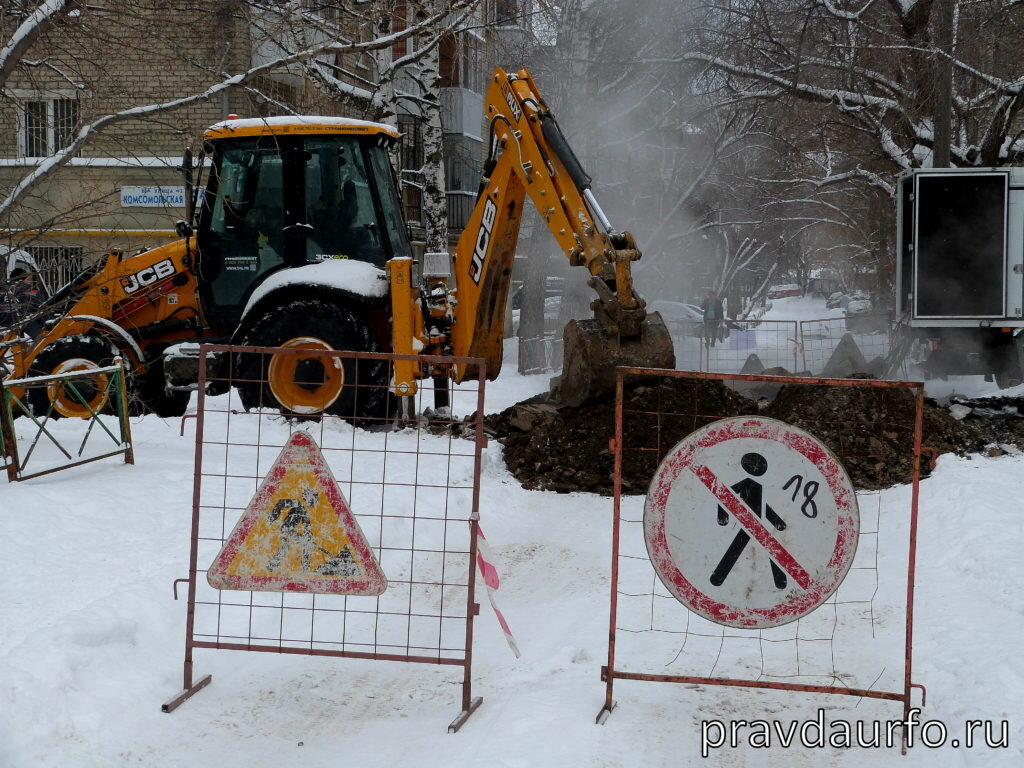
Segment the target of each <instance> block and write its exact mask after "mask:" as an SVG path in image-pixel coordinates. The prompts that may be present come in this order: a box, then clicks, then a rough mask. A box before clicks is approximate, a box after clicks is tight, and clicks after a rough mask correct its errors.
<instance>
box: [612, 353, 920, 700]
mask: <svg viewBox="0 0 1024 768" xmlns="http://www.w3.org/2000/svg"><path fill="white" fill-rule="evenodd" d="M617 386H618V391H617V395H616V398H617V399H616V437H615V442H614V446H613V447H614V452H615V486H614V487H615V518H614V520H615V521H614V531H613V553H612V588H611V602H610V642H609V652H608V665H607V667H605V668H604V669H603V670H602V672H603V675H604V679H605V680H606V683H607V694H606V702H605V708H604V709H603V710H602V713H601V715H600V716H599V718H603V717H607V714H608V713H609V712H610V711H611V708H612V706H613V699H612V693H613V685H614V681H615V680H616V679H629V680H649V681H652V680H653V681H666V682H685V683H696V684H708V685H714V684H719V685H731V686H748V687H759V688H774V689H782V690H797V691H807V692H817V693H833V694H847V695H852V696H859V697H866V698H875V699H884V700H891V701H900V702H902V703H903V705H904V715H906V712H907V711H908V710H909V706H910V692H911V648H912V644H911V628H912V618H913V582H914V558H915V539H916V533H915V531H916V521H917V498H918V477H919V475H918V471H919V461H920V453H921V420H922V405H923V387H922V385H921V384H918V383H910V382H888V381H875V380H842V379H820V378H798V377H773V376H742V375H730V374H710V373H706V374H701V373H693V372H685V371H671V372H669V371H659V370H653V369H652V370H645V369H625V368H620V369H618V381H617ZM735 389H740V390H742V391H746V392H748V393H749V394H751V396H752V397H753V398H754V399H750V398H748V397H741V396H740V395H738V394H737V393H736V392H735ZM730 417H737V418H736V419H730ZM761 420H772V421H773V422H781V423H782V424H783V425H785V427H786V428H787V429H791V428H797V429H798V430H802V431H803V432H806V433H809V435H810V436H811V437H812V438H815V440H816V441H818V442H820V443H822V444H824V445H825V446H826V447H827V448H828V449H829V450H830V451H831V454H832V455H834V457H835V459H837V460H838V462H840V463H841V464H842V465H843V466H844V467H845V470H846V472H847V473H848V474H849V478H850V480H851V481H852V485H853V488H855V489H856V499H857V502H858V506H859V509H860V526H859V532H858V533H856V534H855V536H856V550H855V554H854V555H851V557H852V563H851V564H850V565H849V570H848V572H846V577H845V580H842V581H841V583H840V584H839V586H838V588H837V589H836V590H835V591H834V592H832V593H831V595H830V596H828V597H827V599H824V602H823V603H821V604H820V605H819V607H817V608H816V609H814V608H813V606H812V607H811V609H810V610H809V611H806V612H802V613H801V612H797V613H795V614H794V616H795V617H796V618H795V620H793V618H792V617H791V618H790V619H789V620H788V621H785V622H782V623H777V624H775V625H771V626H766V624H767V622H761V623H758V624H756V627H757V628H743V627H740V626H735V624H737V623H742V622H736V621H733V622H732V623H733V624H734V625H733V626H727V625H725V624H722V623H718V622H715V621H712V620H710V619H709V618H705V616H707V615H708V612H707V611H706V610H705V609H704V608H703V607H701V604H700V603H698V604H696V605H697V609H698V610H691V607H688V605H687V604H686V603H685V602H684V601H683V599H682V598H680V599H677V597H676V596H674V594H673V591H672V590H671V589H670V586H671V584H668V583H666V582H663V580H662V579H661V578H659V573H662V572H663V569H661V567H660V566H656V565H655V564H652V556H653V557H657V556H658V552H657V547H656V546H655V545H654V544H652V540H651V537H650V530H649V526H650V521H647V526H648V528H647V529H646V530H645V504H646V508H647V512H646V514H648V515H649V514H650V511H649V510H650V507H651V497H647V498H645V497H644V496H640V495H635V496H629V495H626V494H624V493H623V492H622V488H623V485H626V486H627V487H642V488H646V487H648V484H649V483H650V482H651V478H653V477H655V475H656V472H657V473H658V474H659V476H663V472H664V469H665V467H666V465H668V464H669V460H668V459H666V460H665V464H661V466H660V468H659V464H660V463H661V462H662V460H663V459H665V457H666V454H669V452H670V451H672V449H673V448H674V447H675V446H676V445H677V444H678V443H679V442H680V441H681V440H682V439H683V438H685V437H687V436H689V435H691V433H693V432H695V431H696V430H701V429H702V428H705V427H706V428H707V429H708V430H713V429H714V428H715V427H718V426H719V425H723V424H726V423H727V421H731V422H736V423H740V424H744V425H746V424H753V423H755V422H759V421H761ZM708 425H715V427H709V426H708ZM698 434H700V433H698ZM787 440H789V438H787ZM793 445H796V443H793V442H792V441H790V442H788V443H787V446H788V447H792V446H793ZM808 445H810V444H808ZM747 450H749V449H747ZM801 450H803V449H801ZM807 450H808V451H810V448H808V449H807ZM741 452H742V451H741ZM673 453H674V452H673ZM765 455H766V456H767V455H768V454H767V453H766V454H765ZM808 455H810V454H808ZM821 455H822V456H825V455H826V454H825V453H822V454H821ZM748 456H750V454H747V455H746V456H744V457H743V464H742V468H743V470H744V471H740V461H739V456H738V455H737V457H736V458H737V461H736V462H735V466H734V467H733V466H731V465H728V464H727V465H726V466H724V467H723V466H718V467H716V469H715V471H716V472H717V473H718V476H719V478H720V480H721V483H723V484H725V485H729V486H730V487H731V488H733V489H740V488H741V487H742V486H743V485H744V483H746V484H750V483H751V480H750V479H749V478H747V479H746V480H741V481H740V482H739V483H736V480H737V479H738V478H740V477H741V476H742V477H744V478H746V474H745V472H746V473H749V474H750V475H751V476H755V475H756V476H757V477H758V483H757V489H758V490H757V495H756V509H755V508H754V506H751V508H752V509H754V512H755V514H756V515H757V517H758V518H760V517H761V504H762V498H763V499H764V500H765V503H766V504H771V505H774V507H775V510H774V511H773V509H772V508H771V507H770V506H765V520H766V521H767V522H766V523H765V524H764V527H765V529H766V530H774V529H772V528H771V527H770V525H769V523H771V524H772V525H776V524H777V525H776V527H777V528H778V530H779V531H782V530H783V529H784V528H785V525H784V521H782V520H779V519H775V520H773V515H774V516H775V518H778V517H779V516H780V515H781V517H782V518H786V519H787V520H788V521H789V528H790V531H791V532H792V531H793V530H800V525H801V524H806V523H807V521H806V520H804V518H812V517H814V515H812V514H811V513H810V512H808V509H811V510H812V511H815V513H816V508H815V507H814V506H813V503H812V500H813V499H814V497H815V495H816V494H817V493H818V492H819V491H821V488H819V487H818V483H815V484H814V487H813V488H812V485H811V483H810V482H809V481H806V482H805V480H806V478H800V477H798V476H791V475H792V473H791V472H789V471H785V472H781V473H780V471H779V470H778V469H775V470H774V473H773V471H772V467H771V464H772V462H773V461H776V462H777V459H776V458H774V457H770V458H769V459H768V462H767V464H764V462H763V459H762V464H763V466H761V467H756V468H754V467H751V466H749V465H748V464H747V463H746V462H747V459H748ZM670 458H671V457H670ZM708 466H710V464H709V465H708ZM707 468H708V467H701V468H700V469H701V470H706V469H707ZM694 473H695V474H698V475H699V472H698V471H697V470H696V469H695V470H694ZM896 485H899V486H900V487H893V486H896ZM651 487H652V488H654V486H653V485H652V486H651ZM908 488H909V493H908V492H907V490H908ZM703 490H704V489H703V488H702V489H701V491H702V492H703ZM708 490H709V492H710V493H709V495H707V497H706V499H705V498H704V496H702V495H700V494H694V496H693V497H692V498H694V499H696V501H694V502H693V503H694V504H695V505H696V506H697V508H698V513H699V514H700V515H703V514H704V513H703V512H701V511H700V510H702V509H703V507H702V506H700V505H701V503H702V502H701V500H702V499H703V500H705V501H707V515H706V516H705V517H706V519H705V518H701V519H702V520H703V522H704V523H706V526H705V529H704V530H705V531H707V530H709V529H710V530H711V531H712V532H711V533H710V534H708V535H705V534H704V533H701V534H700V535H695V536H694V537H693V538H692V540H691V544H690V545H689V546H691V547H695V551H699V552H707V553H709V556H713V560H712V562H718V556H719V555H722V552H725V553H726V554H724V555H722V557H721V561H722V562H721V563H720V564H719V568H717V569H715V571H714V572H712V571H711V570H710V569H708V572H707V573H704V572H703V571H701V572H700V574H698V575H700V576H701V578H700V579H699V580H694V581H693V585H694V586H695V587H696V588H697V590H698V591H699V592H701V593H702V594H701V601H704V604H706V605H710V604H713V603H714V601H715V600H718V599H720V598H719V597H716V595H719V594H721V593H719V592H717V591H716V590H718V589H719V588H720V587H721V585H722V583H723V577H722V576H721V575H717V574H718V570H719V569H720V568H721V566H722V563H725V561H726V560H727V559H728V557H729V555H728V552H729V550H732V549H734V548H735V545H736V543H737V541H738V539H739V538H740V537H741V536H743V535H744V534H742V533H740V534H736V531H742V530H743V529H742V528H741V527H739V526H738V525H737V524H736V521H735V520H730V519H729V518H728V517H727V516H726V515H725V514H724V512H725V510H724V509H721V508H719V509H718V510H717V512H716V507H718V506H719V505H720V504H721V503H722V502H720V501H719V499H725V498H726V497H727V496H728V492H724V493H723V494H719V492H718V491H715V490H712V486H711V485H708ZM737 492H738V493H739V491H737ZM762 493H763V497H762ZM710 494H714V495H710ZM716 496H718V499H716V498H715V497H716ZM740 498H743V499H744V503H747V502H749V503H750V504H751V505H753V502H751V501H750V499H752V498H754V497H744V496H742V494H741V496H740ZM819 501H820V499H819ZM809 504H811V506H810V507H808V505H809ZM801 512H803V516H801V514H800V513H801ZM716 515H717V525H716V524H715V523H716ZM719 529H720V531H721V533H718V531H719ZM694 530H696V529H694ZM734 534H736V535H737V538H736V539H733V544H732V545H730V544H729V540H730V537H732V536H733V535H734ZM751 535H754V536H755V539H756V534H751ZM837 535H838V537H839V538H840V539H841V538H842V537H843V533H842V532H841V531H839V532H838V534H837ZM723 537H724V538H723ZM749 538H750V537H749V536H748V537H747V539H746V540H744V541H742V542H740V543H741V546H739V548H738V551H737V552H734V553H733V554H734V555H736V557H733V558H732V562H735V561H736V560H737V558H739V557H742V558H744V559H745V560H746V561H747V565H746V566H745V567H748V568H750V569H751V570H752V572H753V573H755V574H759V575H761V576H763V577H764V579H763V584H765V585H767V589H768V590H769V591H771V589H772V587H771V584H770V582H771V579H772V577H773V574H774V577H775V579H776V580H775V587H777V588H778V595H779V600H780V601H784V600H785V599H787V598H786V595H788V594H789V593H786V592H785V591H784V590H785V589H786V588H787V587H786V578H785V576H783V575H782V573H781V570H780V569H779V568H778V567H777V566H776V563H777V562H779V563H781V562H782V561H781V559H776V556H775V554H774V553H773V552H771V551H770V550H765V549H760V548H759V547H758V546H757V545H756V542H751V543H750V546H749V547H746V548H745V545H746V544H747V541H749ZM779 540H780V541H784V539H779ZM758 541H759V539H758ZM791 541H792V539H791ZM680 546H682V545H680ZM711 549H714V552H711ZM719 550H721V552H720V551H719ZM837 551H838V547H837ZM783 554H785V553H783ZM730 567H731V565H730ZM769 568H770V569H771V570H769ZM776 571H778V573H776ZM716 575H717V580H716ZM780 576H781V583H780V580H779V577H780ZM840 578H841V577H840ZM790 586H792V584H790ZM797 594H799V593H797ZM690 605H695V604H694V603H690ZM892 617H898V619H897V620H896V621H893V620H892ZM748 626H755V624H754V623H753V622H751V623H749V624H748Z"/></svg>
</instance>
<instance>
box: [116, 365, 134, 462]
mask: <svg viewBox="0 0 1024 768" xmlns="http://www.w3.org/2000/svg"><path fill="white" fill-rule="evenodd" d="M114 362H115V363H117V366H118V368H119V369H120V370H119V372H118V382H117V408H118V412H119V413H118V416H119V421H120V422H121V442H122V443H124V445H125V451H124V463H125V464H134V463H135V448H134V447H133V446H132V425H131V422H130V421H129V420H128V375H127V374H126V373H125V370H124V358H123V357H121V356H118V357H116V358H114Z"/></svg>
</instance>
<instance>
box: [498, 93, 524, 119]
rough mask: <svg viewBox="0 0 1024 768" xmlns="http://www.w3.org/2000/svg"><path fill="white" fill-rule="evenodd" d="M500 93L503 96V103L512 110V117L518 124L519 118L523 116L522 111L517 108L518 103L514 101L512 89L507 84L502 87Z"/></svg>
mask: <svg viewBox="0 0 1024 768" xmlns="http://www.w3.org/2000/svg"><path fill="white" fill-rule="evenodd" d="M501 91H502V93H503V94H504V96H505V103H506V104H508V108H509V109H511V110H512V116H513V117H514V118H515V119H516V122H517V123H518V122H519V118H520V117H522V116H523V110H522V109H520V107H519V102H517V101H516V97H515V95H514V94H513V93H512V89H511V88H509V87H508V85H507V84H504V85H502V87H501Z"/></svg>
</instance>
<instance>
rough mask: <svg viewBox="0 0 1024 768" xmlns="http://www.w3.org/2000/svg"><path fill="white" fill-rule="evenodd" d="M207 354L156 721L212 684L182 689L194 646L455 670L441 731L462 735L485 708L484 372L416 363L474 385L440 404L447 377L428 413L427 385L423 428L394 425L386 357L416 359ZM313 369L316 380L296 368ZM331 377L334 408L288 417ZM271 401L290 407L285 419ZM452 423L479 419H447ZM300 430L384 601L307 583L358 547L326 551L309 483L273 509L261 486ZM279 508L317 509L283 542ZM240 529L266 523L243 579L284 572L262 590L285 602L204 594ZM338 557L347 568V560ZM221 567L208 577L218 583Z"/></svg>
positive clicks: (208, 349)
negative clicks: (185, 597)
mask: <svg viewBox="0 0 1024 768" xmlns="http://www.w3.org/2000/svg"><path fill="white" fill-rule="evenodd" d="M202 350H203V353H202V354H201V355H200V360H201V369H200V388H199V401H198V419H197V428H196V471H195V486H194V498H193V504H194V508H193V525H192V550H191V561H190V569H189V611H188V626H187V628H186V648H185V685H184V690H183V691H182V693H181V694H179V695H178V696H177V697H175V698H174V699H172V700H171V701H170V702H168V703H167V704H166V705H164V709H165V711H171V710H172V709H174V708H175V707H176V706H178V705H179V704H180V703H181V702H182V701H184V700H185V699H186V698H188V696H189V695H191V694H192V693H194V692H195V691H196V690H198V689H199V688H201V687H203V686H204V685H205V684H206V683H207V682H208V677H204V678H203V679H202V680H200V681H198V682H196V681H193V679H192V656H193V650H194V649H195V648H219V649H230V650H246V651H269V652H273V653H292V654H307V655H319V656H343V657H354V658H363V659H382V660H391V661H409V662H422V663H429V664H441V665H452V666H458V667H462V668H463V696H462V714H461V715H460V718H459V719H457V720H456V722H455V723H453V726H452V727H453V728H456V729H457V728H458V726H460V725H461V722H462V721H463V720H464V719H465V717H468V715H469V713H471V712H472V711H473V710H474V709H475V708H476V706H477V705H478V704H479V701H480V700H479V699H473V698H472V697H471V688H470V667H471V661H472V627H473V616H474V614H475V612H476V603H475V597H474V590H475V575H474V574H475V570H474V568H473V563H474V562H475V557H476V529H477V509H478V500H479V485H480V483H479V477H480V460H481V450H482V448H483V446H484V445H485V444H486V438H485V437H484V434H483V429H482V426H483V425H482V418H483V416H482V414H483V407H482V406H483V394H484V379H485V370H484V365H483V363H482V361H478V360H457V359H443V358H428V357H420V358H415V359H416V360H417V362H418V363H422V364H424V365H434V364H441V363H444V364H448V363H460V364H472V365H474V366H477V376H476V377H475V379H474V380H472V381H471V382H469V384H468V385H463V386H461V387H459V388H457V389H452V390H451V391H449V390H448V388H447V387H446V386H445V384H446V381H447V380H440V379H438V380H437V381H438V383H437V384H436V385H435V386H437V387H441V392H440V393H441V394H442V395H443V396H442V397H441V398H440V400H441V401H442V402H441V403H440V404H439V405H438V404H437V403H436V402H435V401H433V398H434V396H435V394H437V391H436V390H435V389H434V388H433V387H431V386H428V387H424V388H421V389H420V390H419V393H418V395H417V399H418V406H419V407H418V408H417V409H416V412H418V413H419V412H424V411H425V412H426V413H427V414H429V417H424V418H419V419H407V420H405V421H402V420H397V421H396V404H395V400H394V399H393V398H391V396H390V395H389V394H388V392H387V382H389V381H391V380H392V373H393V371H392V369H393V366H394V362H395V360H398V359H412V358H402V357H401V356H395V355H385V354H374V353H355V352H335V351H323V350H309V349H295V348H292V349H280V348H276V349H271V348H261V347H226V346H210V345H204V346H203V347H202ZM211 355H220V360H221V361H222V363H223V365H221V366H220V370H223V371H224V373H223V374H221V373H218V372H217V371H216V370H212V369H208V365H213V364H215V363H209V362H208V357H209V358H210V360H214V359H215V358H214V357H212V356H211ZM287 356H296V357H294V359H289V358H288V357H287ZM311 359H313V360H315V361H316V362H317V364H318V366H319V367H316V366H312V365H305V364H303V363H302V360H311ZM295 360H298V361H299V362H298V363H296V362H295ZM230 371H235V372H237V373H236V374H235V375H232V374H231V373H230ZM332 371H337V372H339V373H340V375H341V376H342V377H343V381H344V382H345V383H344V387H343V388H342V391H341V394H339V395H337V398H336V399H335V400H333V401H332V402H330V403H327V402H325V403H322V404H320V408H318V410H320V409H322V408H325V409H326V411H325V413H324V415H316V416H315V417H313V416H312V414H310V413H309V412H306V413H300V412H296V411H298V410H299V409H300V408H309V409H310V410H312V407H311V404H310V403H307V402H306V401H305V400H302V395H301V394H300V393H296V392H294V391H290V390H288V386H290V385H294V386H296V387H298V389H300V390H303V391H304V392H307V393H308V392H313V391H314V389H321V390H322V389H324V387H323V386H320V387H317V388H314V387H312V386H310V376H311V375H313V373H315V374H316V376H317V377H319V379H318V381H320V383H321V384H322V383H323V381H325V380H326V381H328V382H329V381H330V377H331V376H332V375H333V374H332ZM311 372H312V373H311ZM282 377H283V378H282ZM427 381H428V383H429V381H430V380H429V379H428V380H427ZM442 381H443V382H444V383H442ZM304 385H305V386H304ZM204 390H206V391H207V392H221V393H222V394H219V395H216V396H211V395H209V394H205V393H204ZM289 392H290V394H289ZM279 396H280V397H279ZM449 397H450V398H451V400H450V402H449V403H448V404H447V405H445V404H444V402H443V400H445V399H446V398H449ZM289 398H291V399H289ZM282 400H284V401H285V402H288V403H290V404H291V405H292V407H291V409H290V411H289V409H288V408H283V407H282V405H281V401H282ZM435 405H437V406H438V407H430V406H435ZM339 406H340V407H339ZM452 412H456V413H472V414H474V416H472V417H468V418H466V419H460V418H454V417H452V416H451V413H452ZM299 432H303V433H305V434H306V436H308V438H310V439H311V441H312V444H314V446H315V448H316V449H317V450H318V452H319V455H320V456H322V459H323V462H324V463H325V464H326V467H327V468H328V470H329V474H330V475H332V476H333V480H334V481H336V483H337V489H338V490H339V491H340V499H341V501H340V502H339V503H340V504H342V505H345V506H346V507H347V509H348V511H349V512H350V513H351V516H352V518H354V520H355V522H356V524H357V526H356V527H358V531H351V530H349V531H346V532H345V536H347V537H348V539H347V540H351V541H355V540H356V538H357V537H362V539H363V540H364V541H365V543H366V545H367V546H368V548H369V550H371V551H372V556H371V557H372V558H373V559H375V561H376V563H378V564H379V568H380V570H381V571H382V572H383V577H384V578H385V579H386V589H383V591H381V592H380V593H379V594H370V593H368V592H366V591H365V590H364V591H363V592H362V593H360V594H353V593H352V592H351V591H348V590H345V589H341V590H339V592H340V593H336V594H324V593H323V590H322V589H321V588H320V587H319V586H317V585H319V584H320V583H321V581H322V580H323V579H322V577H329V576H333V575H337V572H338V569H339V568H343V567H344V566H345V565H346V562H347V564H348V565H351V553H352V552H355V551H356V549H357V547H355V546H353V547H352V549H351V551H346V552H342V551H340V550H339V551H336V549H337V541H335V542H334V543H331V542H330V541H329V539H330V537H329V536H328V535H327V534H326V533H325V531H324V530H323V529H322V528H318V522H317V520H318V518H317V515H318V514H322V510H320V507H322V505H323V504H325V503H326V502H325V498H326V496H329V495H331V494H330V493H327V494H325V493H324V492H323V491H324V489H323V488H316V487H314V486H315V483H313V482H312V481H310V483H309V484H310V486H311V487H310V490H309V491H308V492H309V497H308V498H307V497H306V496H302V499H301V500H300V499H299V498H298V493H293V494H291V495H292V496H295V497H296V498H294V499H286V500H285V501H284V502H282V501H281V500H280V499H278V500H277V504H276V506H274V508H273V509H271V508H270V507H271V505H272V502H273V501H274V499H275V497H274V496H273V493H272V489H271V490H268V487H269V484H270V483H271V481H272V480H273V478H280V477H282V476H283V475H282V474H281V470H279V469H276V470H274V471H272V469H274V468H275V465H276V462H278V461H279V457H283V455H284V454H283V448H284V447H285V446H286V445H292V444H293V443H294V442H295V437H296V434H297V433H299ZM275 472H276V474H275ZM328 490H330V489H328ZM302 493H303V494H305V493H307V490H306V489H303V490H302ZM261 494H262V495H261ZM279 495H280V494H279ZM257 498H259V499H267V500H268V504H267V509H263V510H262V511H260V510H259V509H257V508H258V507H259V504H258V502H256V501H254V499H257ZM282 504H284V508H288V507H295V508H298V505H299V504H302V505H304V506H305V507H308V508H309V510H312V511H307V512H306V517H305V519H303V518H299V519H301V520H303V523H304V528H302V529H300V530H298V531H288V530H285V527H286V526H285V525H284V523H283V519H284V518H283V517H281V516H280V515H281V513H280V509H279V508H281V507H282ZM254 509H256V510H257V511H254ZM275 513H276V514H275ZM260 515H262V517H260ZM246 516H248V518H247V517H246ZM246 519H252V520H255V521H256V523H255V524H254V525H255V526H256V527H259V526H263V527H264V535H265V537H266V538H267V539H268V541H269V542H270V544H269V548H267V549H265V550H264V551H260V552H256V551H255V550H253V554H252V558H253V562H254V563H255V565H254V566H253V569H254V570H252V571H251V572H252V573H264V575H266V576H274V577H276V576H277V575H278V574H279V573H280V572H281V571H283V570H286V568H291V575H289V576H288V578H285V579H284V581H288V582H289V586H283V587H280V586H278V587H265V588H266V589H276V590H280V591H253V590H251V589H240V588H233V589H216V588H214V587H213V586H211V585H210V583H209V582H210V581H214V582H215V583H218V584H221V583H222V582H223V579H220V580H218V579H214V578H213V575H212V574H211V573H210V571H211V564H213V563H214V562H215V561H217V562H218V563H221V562H222V561H221V560H220V558H222V557H223V554H222V553H223V552H225V551H227V546H226V545H227V544H228V543H229V542H231V543H232V546H235V545H236V544H237V542H239V541H243V538H240V537H242V534H239V533H237V532H235V531H236V527H237V528H238V529H239V530H240V529H242V528H243V523H244V521H245V520H246ZM240 520H242V522H239V521H240ZM248 530H251V531H254V530H256V528H255V527H252V528H250V529H248ZM246 535H248V534H246ZM252 535H256V534H252ZM332 535H334V534H332ZM335 538H337V537H336V536H335ZM240 546H241V547H244V546H245V545H244V543H243V544H242V545H240ZM345 557H348V558H349V560H348V561H346V562H342V560H344V558H345ZM261 558H262V559H261ZM289 563H290V565H289ZM260 569H262V570H260ZM222 570H223V569H220V568H219V565H218V575H219V576H223V572H222ZM224 572H226V571H224ZM208 575H209V579H208ZM228 580H230V579H228ZM272 581H274V580H273V579H266V580H264V581H262V582H260V583H269V582H272ZM275 583H276V582H275Z"/></svg>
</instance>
